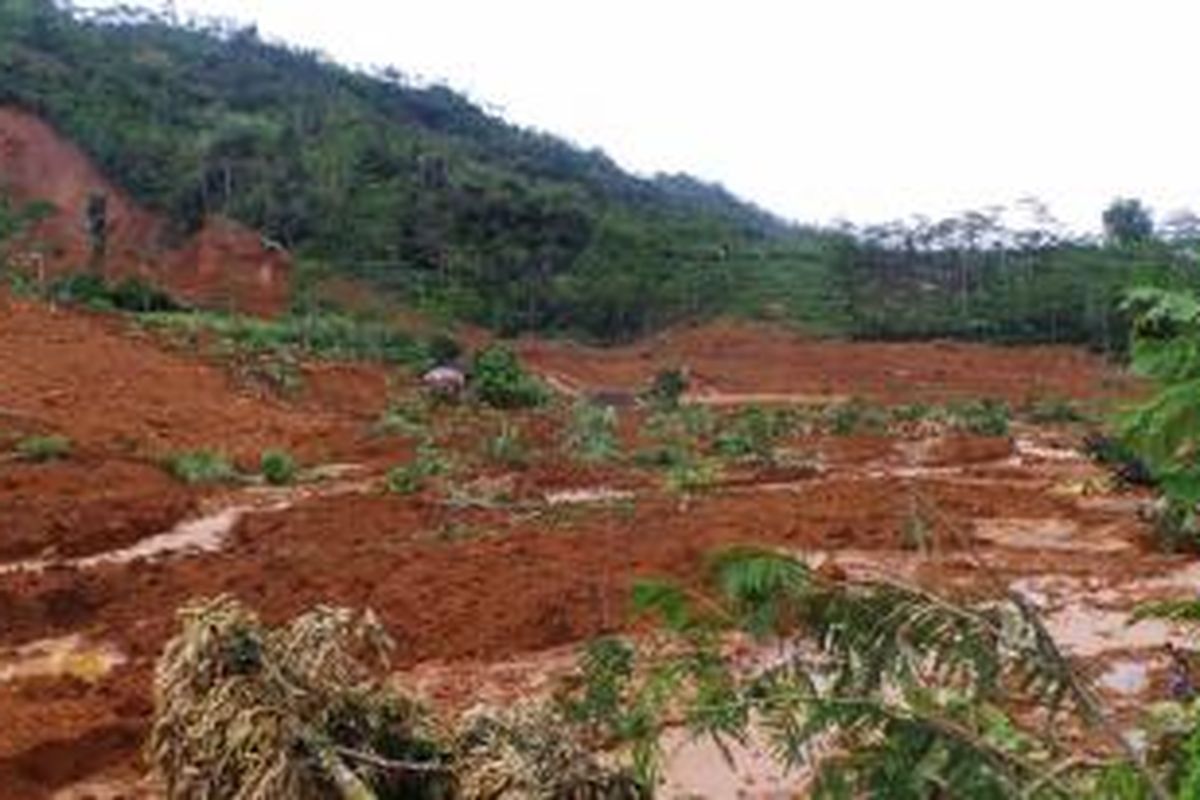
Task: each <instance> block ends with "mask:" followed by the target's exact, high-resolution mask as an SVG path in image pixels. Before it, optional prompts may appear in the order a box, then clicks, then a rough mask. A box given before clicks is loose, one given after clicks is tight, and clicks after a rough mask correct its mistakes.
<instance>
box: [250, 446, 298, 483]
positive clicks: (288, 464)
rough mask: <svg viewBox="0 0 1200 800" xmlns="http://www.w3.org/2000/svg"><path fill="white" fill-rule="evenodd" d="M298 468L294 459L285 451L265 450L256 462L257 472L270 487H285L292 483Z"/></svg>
mask: <svg viewBox="0 0 1200 800" xmlns="http://www.w3.org/2000/svg"><path fill="white" fill-rule="evenodd" d="M298 470H299V467H298V466H297V464H296V459H294V458H292V455H291V454H290V453H288V452H287V451H286V450H267V451H265V452H264V453H263V454H262V457H261V458H260V459H259V462H258V471H259V472H261V473H262V476H263V478H264V479H265V480H266V482H267V483H269V484H271V485H272V486H287V485H288V484H291V483H294V482H295V480H296V473H297V471H298Z"/></svg>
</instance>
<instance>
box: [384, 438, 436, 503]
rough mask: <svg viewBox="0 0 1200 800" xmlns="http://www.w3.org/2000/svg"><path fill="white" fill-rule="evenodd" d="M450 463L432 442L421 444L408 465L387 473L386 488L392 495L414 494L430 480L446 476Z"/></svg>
mask: <svg viewBox="0 0 1200 800" xmlns="http://www.w3.org/2000/svg"><path fill="white" fill-rule="evenodd" d="M450 469H451V463H450V461H449V459H447V458H446V456H444V455H443V454H442V453H441V451H439V450H438V448H437V446H436V445H434V444H433V443H432V442H429V441H426V442H422V443H421V445H420V446H418V447H417V453H416V456H415V457H414V458H413V460H412V461H410V462H409V463H407V464H405V465H403V466H399V467H393V468H392V469H390V470H389V471H388V474H387V479H386V486H387V490H388V491H389V492H391V493H392V494H415V493H417V492H419V491H421V490H422V489H424V488H425V486H426V483H427V482H428V480H429V479H430V478H434V477H438V476H441V475H446V474H448V473H449V472H450Z"/></svg>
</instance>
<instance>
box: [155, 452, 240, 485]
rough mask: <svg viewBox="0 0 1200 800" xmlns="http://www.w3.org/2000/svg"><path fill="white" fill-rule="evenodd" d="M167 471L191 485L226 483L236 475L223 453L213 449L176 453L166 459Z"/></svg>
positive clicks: (235, 469)
mask: <svg viewBox="0 0 1200 800" xmlns="http://www.w3.org/2000/svg"><path fill="white" fill-rule="evenodd" d="M167 471H168V472H170V473H171V474H172V475H174V476H175V477H176V478H177V479H179V480H181V481H183V482H184V483H187V484H191V485H199V484H206V483H227V482H229V481H233V480H236V479H237V477H238V471H237V468H236V467H234V465H233V462H231V461H230V460H229V459H228V458H227V457H226V456H225V455H224V454H222V453H218V452H216V451H214V450H188V451H186V452H182V453H176V454H174V455H172V456H171V457H170V458H168V459H167Z"/></svg>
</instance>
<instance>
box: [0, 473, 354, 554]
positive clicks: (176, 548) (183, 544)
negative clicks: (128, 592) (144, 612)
mask: <svg viewBox="0 0 1200 800" xmlns="http://www.w3.org/2000/svg"><path fill="white" fill-rule="evenodd" d="M370 486H371V483H370V482H369V481H344V482H341V483H336V484H324V485H320V484H314V485H305V486H289V487H254V488H251V489H247V490H245V491H243V492H240V493H239V494H238V495H237V498H238V499H239V500H241V501H242V502H240V503H237V504H233V505H223V506H221V505H215V504H214V505H215V508H214V510H213V511H211V512H209V513H207V514H205V515H203V516H200V517H196V518H194V519H189V520H184V521H182V522H180V523H179V524H177V525H176V526H175V527H174V528H171V529H170V530H168V531H164V532H163V533H159V534H155V535H154V536H150V537H148V538H146V539H142V540H140V541H138V542H135V543H134V544H132V545H130V546H129V547H123V548H121V549H118V550H109V551H107V552H104V553H97V554H95V555H90V556H82V557H79V558H66V559H32V560H29V561H17V562H14V563H10V564H0V576H2V575H6V574H10V573H16V572H42V571H45V570H47V569H50V568H52V567H53V568H69V569H80V570H86V569H93V568H95V567H100V566H104V565H109V564H128V563H130V562H133V561H138V560H141V559H155V558H162V557H164V556H168V555H176V554H185V553H192V554H195V553H212V552H216V551H217V550H220V549H221V548H222V547H224V545H225V540H226V539H227V538H228V537H229V534H230V533H232V532H233V529H234V528H235V527H237V524H238V522H240V521H241V519H242V517H243V516H245V515H246V514H248V513H251V512H263V513H270V512H274V511H284V510H286V509H288V508H291V507H292V506H294V505H295V504H297V503H299V502H301V501H302V500H308V499H312V498H315V497H331V496H334V495H339V494H350V493H353V492H361V491H366V490H367V489H368V488H369V487H370Z"/></svg>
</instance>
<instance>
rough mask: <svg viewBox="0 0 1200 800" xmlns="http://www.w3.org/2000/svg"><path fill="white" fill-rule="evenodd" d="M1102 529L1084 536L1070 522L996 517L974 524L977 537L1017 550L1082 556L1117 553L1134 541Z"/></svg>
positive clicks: (1130, 545) (1127, 547) (1078, 528)
mask: <svg viewBox="0 0 1200 800" xmlns="http://www.w3.org/2000/svg"><path fill="white" fill-rule="evenodd" d="M1105 533H1106V529H1103V528H1101V529H1099V530H1096V531H1093V532H1089V534H1088V535H1087V536H1086V537H1084V536H1082V535H1081V532H1080V527H1079V524H1078V523H1076V522H1074V521H1072V520H1069V519H1021V518H995V519H981V520H977V521H976V522H975V537H976V538H978V539H982V540H984V541H986V542H990V543H991V544H994V545H998V546H1000V547H1009V548H1013V549H1017V550H1062V551H1068V552H1080V553H1117V552H1121V551H1123V550H1129V549H1130V548H1131V547H1133V544H1132V543H1131V542H1128V541H1125V540H1124V539H1117V538H1113V537H1111V536H1105V535H1104V534H1105Z"/></svg>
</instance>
